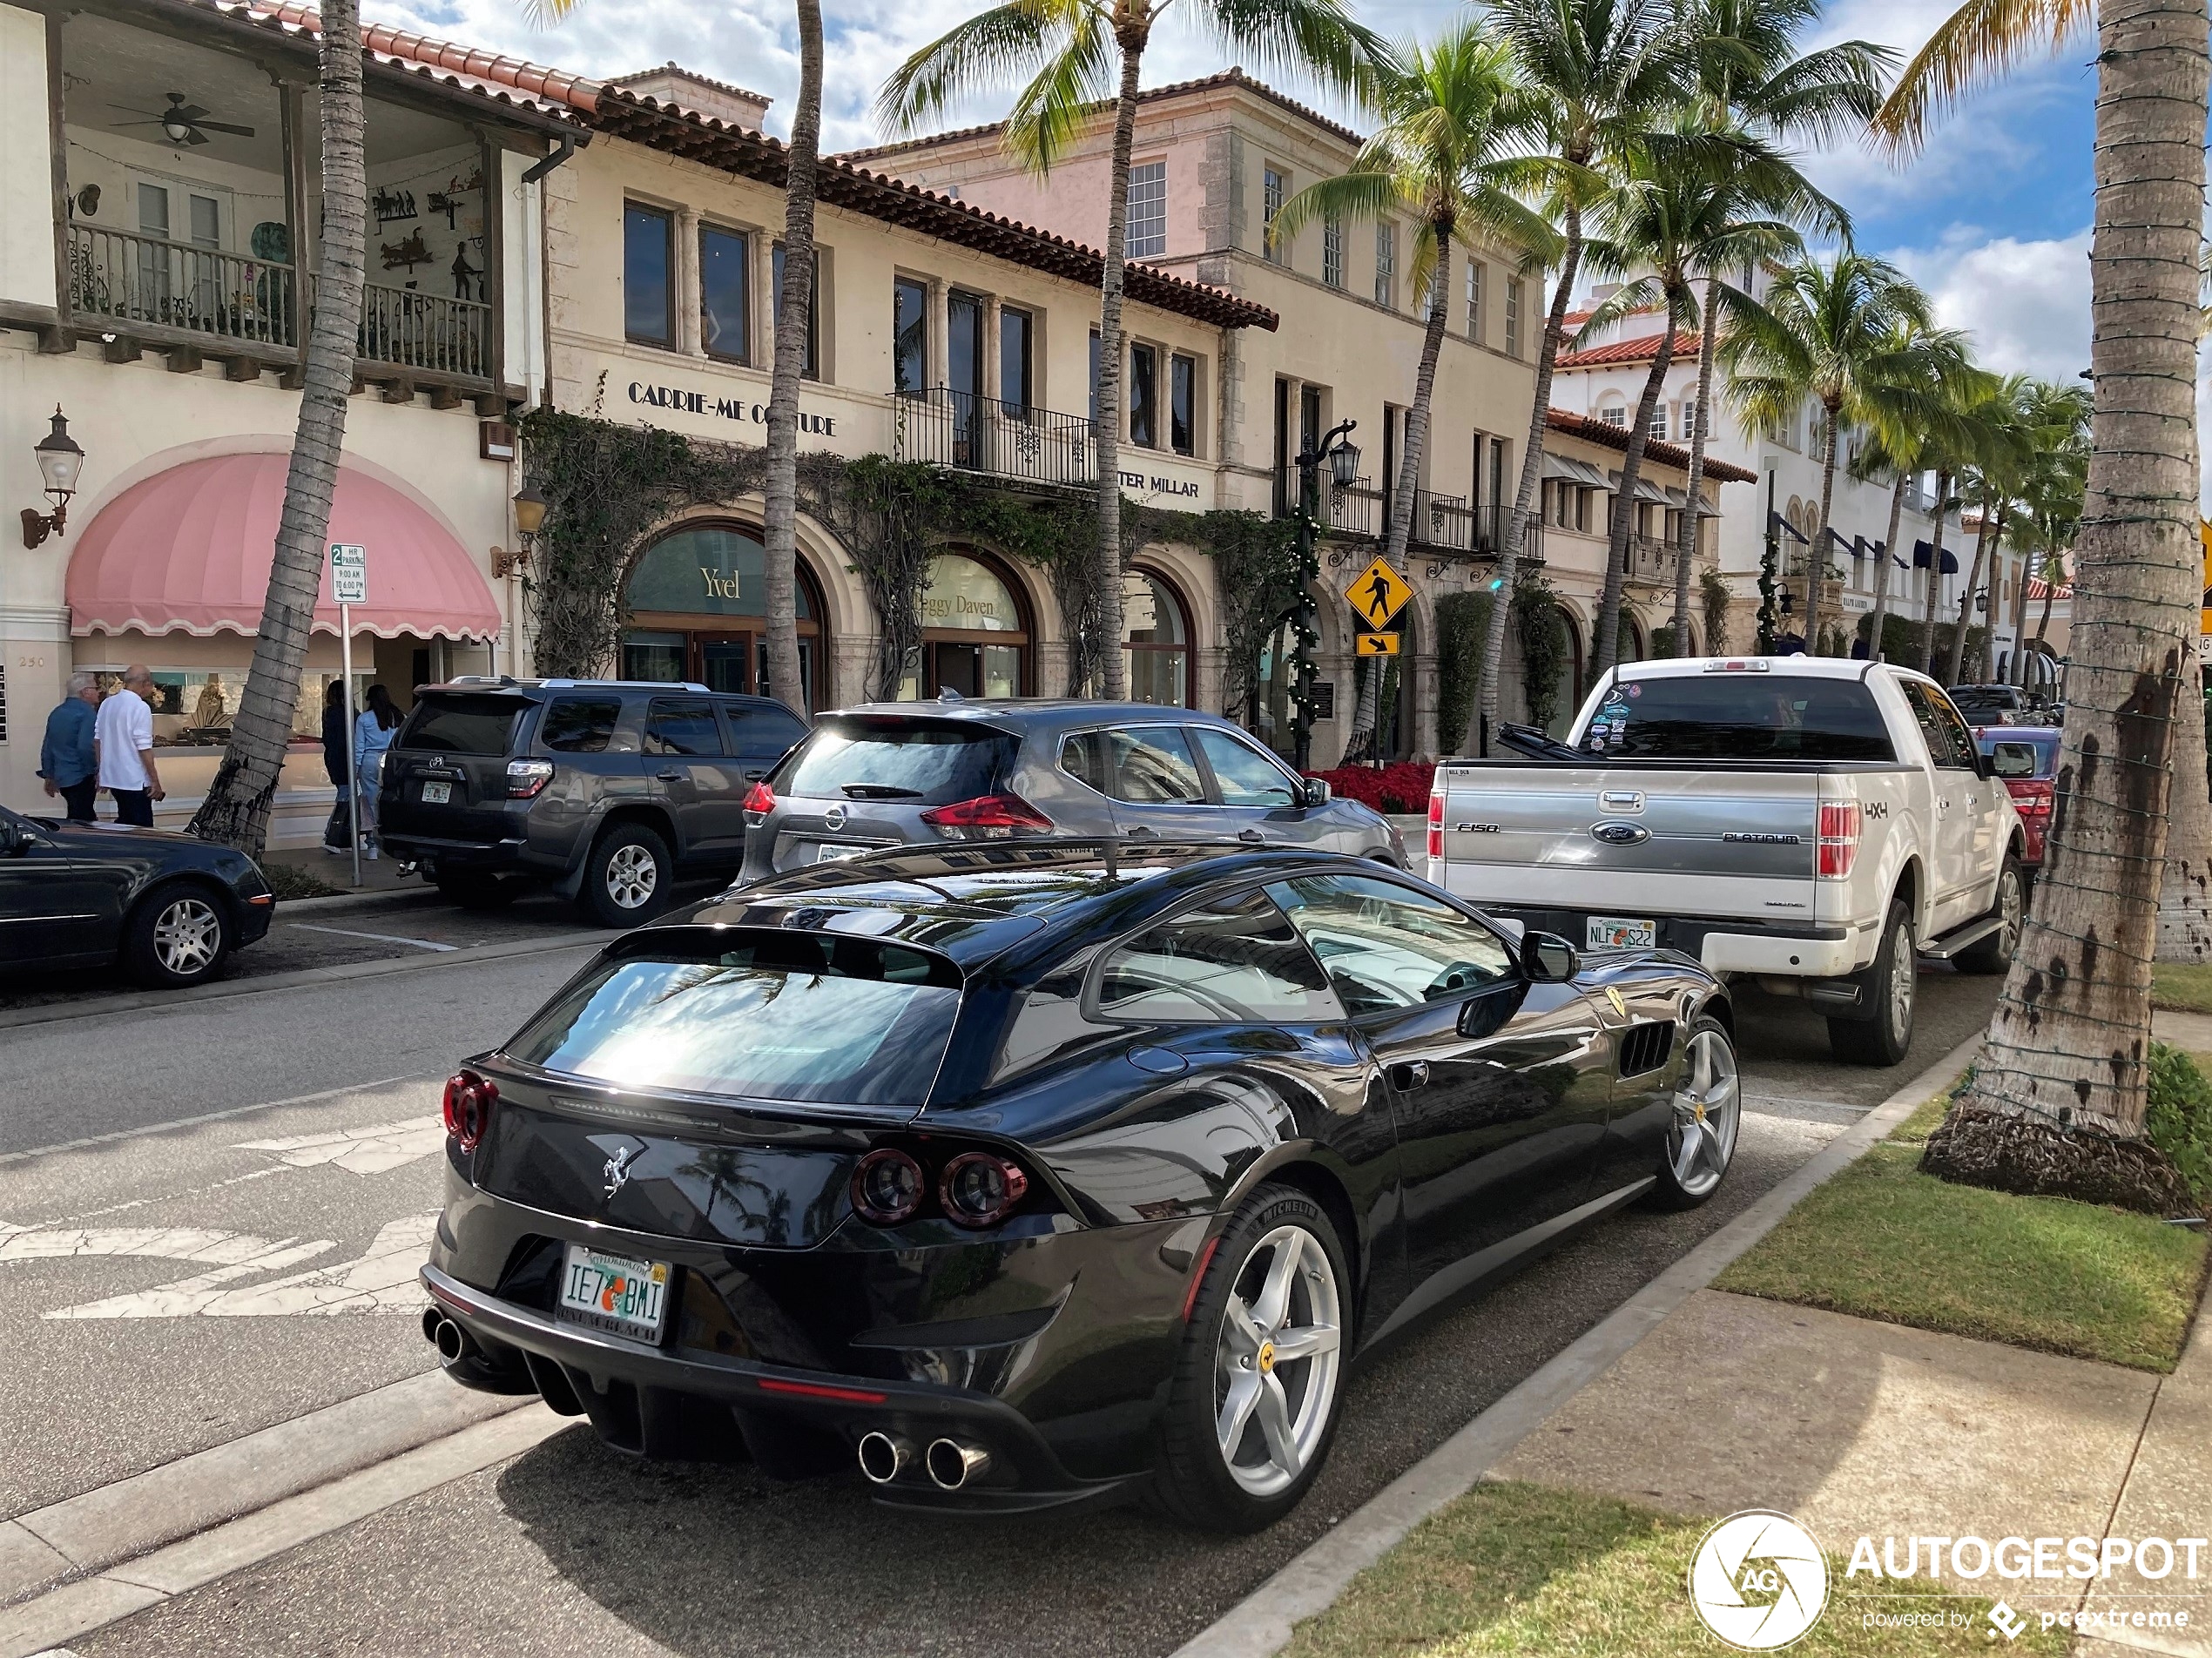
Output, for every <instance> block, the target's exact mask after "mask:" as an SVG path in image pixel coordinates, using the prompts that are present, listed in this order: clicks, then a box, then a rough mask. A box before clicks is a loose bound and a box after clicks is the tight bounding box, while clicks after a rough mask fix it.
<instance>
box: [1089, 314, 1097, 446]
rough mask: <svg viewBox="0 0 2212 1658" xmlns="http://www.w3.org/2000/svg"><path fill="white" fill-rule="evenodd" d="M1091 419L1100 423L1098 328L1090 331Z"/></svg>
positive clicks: (1093, 423) (1092, 421)
mask: <svg viewBox="0 0 2212 1658" xmlns="http://www.w3.org/2000/svg"><path fill="white" fill-rule="evenodd" d="M1090 421H1091V424H1092V425H1093V426H1096V425H1097V424H1098V330H1097V329H1096V328H1093V329H1092V330H1091V331H1090Z"/></svg>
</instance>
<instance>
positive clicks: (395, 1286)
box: [0, 1210, 438, 1319]
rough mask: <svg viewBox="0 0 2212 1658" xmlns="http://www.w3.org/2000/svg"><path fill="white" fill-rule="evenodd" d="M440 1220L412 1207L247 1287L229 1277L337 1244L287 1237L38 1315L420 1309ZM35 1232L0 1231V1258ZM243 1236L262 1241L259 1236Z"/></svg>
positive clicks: (270, 1314)
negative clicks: (338, 1252)
mask: <svg viewBox="0 0 2212 1658" xmlns="http://www.w3.org/2000/svg"><path fill="white" fill-rule="evenodd" d="M437 1223H438V1216H437V1211H436V1210H431V1211H430V1212H429V1213H428V1214H427V1215H409V1216H408V1217H405V1218H404V1219H401V1220H396V1221H391V1222H388V1223H386V1224H385V1225H384V1226H383V1227H382V1228H381V1229H380V1230H378V1232H377V1234H376V1238H375V1241H374V1243H372V1244H370V1245H369V1246H368V1250H367V1251H366V1252H365V1253H363V1254H362V1255H361V1257H360V1258H359V1259H357V1260H352V1261H341V1262H340V1263H339V1264H337V1265H335V1266H324V1267H313V1268H310V1269H309V1270H307V1271H305V1272H295V1273H293V1275H292V1276H291V1277H283V1278H273V1279H272V1280H270V1281H269V1282H268V1283H266V1284H255V1285H253V1286H252V1287H251V1288H233V1287H231V1285H232V1281H233V1280H234V1279H236V1278H239V1277H246V1276H247V1275H249V1274H252V1273H255V1272H265V1271H271V1270H275V1269H277V1268H280V1267H286V1266H291V1265H293V1264H295V1263H297V1262H300V1261H302V1260H307V1259H308V1258H310V1257H314V1256H316V1255H320V1254H321V1253H322V1252H323V1251H324V1250H331V1249H335V1248H336V1247H337V1245H336V1244H331V1243H328V1242H321V1243H314V1244H292V1243H291V1241H290V1240H288V1239H287V1240H286V1241H285V1246H277V1247H269V1248H267V1253H266V1255H265V1256H264V1257H260V1258H256V1259H251V1260H246V1261H240V1262H238V1263H236V1264H226V1265H225V1266H223V1267H220V1268H218V1269H217V1270H213V1271H210V1272H203V1273H199V1274H196V1275H195V1276H193V1277H189V1278H179V1279H178V1280H177V1281H176V1282H175V1283H173V1284H161V1285H159V1286H158V1287H157V1288H155V1289H152V1290H142V1291H138V1293H137V1294H135V1295H120V1296H111V1297H108V1298H107V1299H105V1300H104V1301H92V1302H87V1303H85V1304H84V1305H82V1306H77V1307H64V1308H61V1309H60V1310H58V1311H54V1312H49V1313H45V1314H44V1315H42V1316H43V1317H45V1318H68V1319H84V1318H284V1317H287V1316H290V1315H293V1314H299V1313H307V1314H314V1315H318V1316H336V1315H342V1314H351V1313H377V1312H417V1311H421V1306H422V1290H421V1285H420V1284H417V1283H416V1282H415V1273H416V1271H417V1270H419V1269H420V1268H421V1264H422V1262H423V1258H424V1257H426V1256H427V1255H428V1253H429V1250H430V1237H431V1234H432V1233H433V1232H434V1231H435V1230H436V1227H437ZM37 1236H39V1235H38V1234H37V1233H22V1232H18V1233H16V1234H14V1235H13V1236H11V1237H8V1238H5V1239H0V1260H4V1259H6V1258H8V1257H7V1250H8V1249H9V1246H10V1245H13V1244H19V1243H22V1242H23V1241H24V1240H25V1239H26V1238H30V1237H37ZM62 1236H67V1235H66V1234H63V1235H62ZM246 1241H250V1242H251V1243H253V1244H265V1240H263V1239H260V1238H254V1239H251V1240H246ZM287 1246H288V1247H287ZM234 1247H235V1246H234ZM265 1247H266V1244H265ZM67 1252H68V1251H55V1253H57V1254H58V1253H67ZM78 1252H80V1253H92V1252H94V1251H90V1250H84V1251H78ZM117 1252H121V1251H117ZM132 1252H133V1253H140V1254H143V1253H146V1252H148V1251H145V1250H137V1251H132ZM194 1258H198V1257H194Z"/></svg>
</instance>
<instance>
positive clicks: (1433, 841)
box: [1428, 767, 1444, 859]
mask: <svg viewBox="0 0 2212 1658" xmlns="http://www.w3.org/2000/svg"><path fill="white" fill-rule="evenodd" d="M1428 855H1429V856H1430V857H1431V858H1432V859H1441V858H1442V857H1443V856H1444V772H1443V769H1442V768H1441V767H1439V768H1438V770H1437V773H1436V783H1435V786H1433V788H1431V789H1430V790H1429V792H1428Z"/></svg>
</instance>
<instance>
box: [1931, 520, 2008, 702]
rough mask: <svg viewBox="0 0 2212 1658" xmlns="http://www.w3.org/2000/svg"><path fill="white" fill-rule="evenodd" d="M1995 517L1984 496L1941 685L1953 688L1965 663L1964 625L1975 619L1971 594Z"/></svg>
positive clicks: (1978, 579) (1986, 550)
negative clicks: (1948, 661)
mask: <svg viewBox="0 0 2212 1658" xmlns="http://www.w3.org/2000/svg"><path fill="white" fill-rule="evenodd" d="M1995 523H1996V516H1995V515H1994V514H1993V513H1992V512H1991V511H1990V510H1989V496H1988V494H1987V492H1986V491H1985V492H1984V493H1983V495H1982V502H1981V523H1980V525H1979V527H1978V528H1977V529H1975V531H1974V563H1973V569H1972V570H1968V571H1967V572H1966V589H1965V590H1964V591H1962V592H1961V593H1960V594H1959V625H1958V626H1957V627H1955V628H1953V629H1952V630H1951V662H1950V666H1949V669H1948V670H1947V671H1946V673H1945V675H1944V679H1943V683H1944V684H1946V685H1955V684H1958V683H1959V671H1960V670H1961V669H1962V668H1964V667H1965V666H1966V624H1967V623H1969V622H1971V621H1973V617H1974V590H1975V589H1976V588H1978V587H1979V586H1980V585H1981V563H1982V560H1983V559H1985V558H1986V557H1987V556H1989V541H1990V532H1991V530H1992V529H1993V528H1994V527H1995Z"/></svg>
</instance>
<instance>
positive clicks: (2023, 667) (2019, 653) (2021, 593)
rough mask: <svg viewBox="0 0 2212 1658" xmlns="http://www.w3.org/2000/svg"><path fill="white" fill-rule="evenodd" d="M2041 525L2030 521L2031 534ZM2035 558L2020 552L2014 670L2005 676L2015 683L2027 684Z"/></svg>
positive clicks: (2024, 550)
mask: <svg viewBox="0 0 2212 1658" xmlns="http://www.w3.org/2000/svg"><path fill="white" fill-rule="evenodd" d="M2039 529H2040V526H2038V525H2036V524H2035V523H2034V522H2033V518H2032V516H2031V522H2030V523H2029V534H2030V535H2031V536H2033V535H2034V534H2036V533H2037V532H2038V530H2039ZM2034 562H2035V561H2034V560H2033V558H2032V557H2030V556H2029V555H2028V553H2027V549H2022V550H2021V552H2020V587H2019V590H2017V591H2015V592H2014V593H2013V660H2012V671H2011V672H2010V673H2008V674H2006V676H2005V677H2006V683H2008V684H2013V685H2025V684H2027V572H2028V571H2029V570H2031V569H2033V567H2034Z"/></svg>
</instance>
